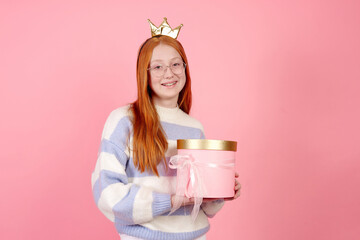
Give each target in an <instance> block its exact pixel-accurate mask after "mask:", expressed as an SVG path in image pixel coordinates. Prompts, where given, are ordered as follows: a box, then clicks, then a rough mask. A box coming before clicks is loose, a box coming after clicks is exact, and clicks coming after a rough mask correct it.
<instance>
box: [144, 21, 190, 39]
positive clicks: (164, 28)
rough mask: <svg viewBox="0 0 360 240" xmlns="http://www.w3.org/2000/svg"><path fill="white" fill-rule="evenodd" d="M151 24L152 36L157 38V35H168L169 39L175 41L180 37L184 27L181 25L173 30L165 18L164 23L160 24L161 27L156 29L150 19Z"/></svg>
mask: <svg viewBox="0 0 360 240" xmlns="http://www.w3.org/2000/svg"><path fill="white" fill-rule="evenodd" d="M148 21H149V24H150V28H151V36H152V37H153V36H157V35H166V36H169V37H172V38H174V39H176V38H177V37H178V35H179V31H180V28H181V27H182V26H183V25H182V24H180V25H179V26H178V27H176V28H174V29H172V28H171V27H170V25H169V23H168V22H167V18H166V17H164V20H163V22H162V23H161V24H160V26H159V27H156V26H155V25H154V24H153V23H152V22H151V21H150V19H148Z"/></svg>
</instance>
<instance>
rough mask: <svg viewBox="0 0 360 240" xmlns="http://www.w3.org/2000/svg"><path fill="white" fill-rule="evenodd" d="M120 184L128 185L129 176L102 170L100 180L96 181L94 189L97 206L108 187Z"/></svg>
mask: <svg viewBox="0 0 360 240" xmlns="http://www.w3.org/2000/svg"><path fill="white" fill-rule="evenodd" d="M119 182H121V183H124V184H128V179H127V176H125V175H123V174H120V173H116V172H113V171H109V170H101V171H100V174H99V178H98V179H97V180H96V182H95V183H94V187H93V196H94V200H95V202H96V204H97V203H98V201H99V198H100V195H101V193H102V191H103V190H104V189H105V188H106V187H107V186H109V185H111V184H114V183H119Z"/></svg>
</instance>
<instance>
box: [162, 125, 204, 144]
mask: <svg viewBox="0 0 360 240" xmlns="http://www.w3.org/2000/svg"><path fill="white" fill-rule="evenodd" d="M161 125H162V127H163V129H164V131H165V133H166V136H167V138H168V139H170V140H178V139H201V138H203V137H204V133H203V132H202V131H201V129H199V128H193V127H186V126H180V125H177V124H174V123H168V122H161Z"/></svg>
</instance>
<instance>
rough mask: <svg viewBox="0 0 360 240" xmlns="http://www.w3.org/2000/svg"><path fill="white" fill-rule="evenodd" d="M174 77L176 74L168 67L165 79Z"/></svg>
mask: <svg viewBox="0 0 360 240" xmlns="http://www.w3.org/2000/svg"><path fill="white" fill-rule="evenodd" d="M173 76H174V73H173V72H172V71H171V68H170V66H167V67H166V68H165V73H164V78H172V77H173Z"/></svg>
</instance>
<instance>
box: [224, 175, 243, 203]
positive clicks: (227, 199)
mask: <svg viewBox="0 0 360 240" xmlns="http://www.w3.org/2000/svg"><path fill="white" fill-rule="evenodd" d="M235 177H236V178H238V177H239V173H237V172H235ZM240 189H241V185H240V183H239V181H238V180H236V179H235V187H234V191H235V194H234V196H233V197H231V198H224V200H225V201H231V200H235V199H237V198H238V197H240Z"/></svg>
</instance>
